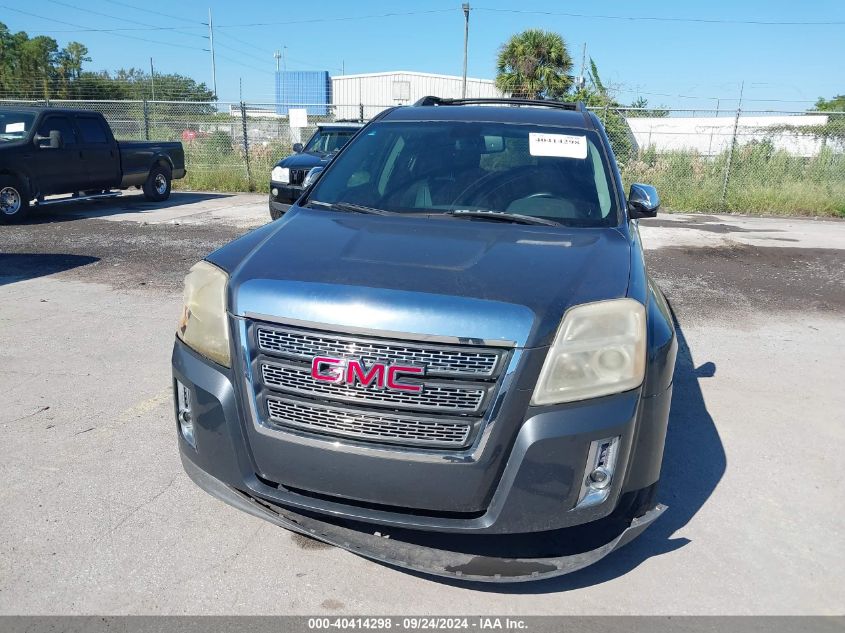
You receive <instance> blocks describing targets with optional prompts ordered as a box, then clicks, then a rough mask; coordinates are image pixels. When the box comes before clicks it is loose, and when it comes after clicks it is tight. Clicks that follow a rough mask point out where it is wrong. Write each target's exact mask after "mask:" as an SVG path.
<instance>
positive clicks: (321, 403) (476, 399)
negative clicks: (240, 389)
mask: <svg viewBox="0 0 845 633" xmlns="http://www.w3.org/2000/svg"><path fill="white" fill-rule="evenodd" d="M315 326H316V324H315ZM315 326H312V325H310V324H308V325H302V326H300V325H299V324H297V325H287V324H277V323H272V322H267V321H259V320H255V319H247V320H246V322H245V323H244V327H243V330H242V332H243V336H244V342H245V343H246V345H245V348H244V351H245V352H246V358H245V360H246V361H247V362H248V364H249V366H250V368H249V371H248V373H247V376H248V377H249V381H250V382H249V386H251V391H252V403H253V411H254V413H255V415H256V419H255V421H256V424H257V425H258V426H259V427H264V428H265V429H266V430H267V431H269V432H285V431H287V432H300V433H307V434H311V435H313V436H315V437H322V438H324V439H330V438H331V437H335V438H347V439H349V440H354V441H357V442H362V443H368V444H381V445H383V446H390V447H392V448H395V449H396V450H400V449H401V448H402V447H403V446H404V447H405V448H407V449H412V448H428V449H429V450H441V451H449V450H464V449H467V448H469V447H470V446H471V445H472V444H473V442H474V441H475V440H476V438H477V437H478V436H479V434H480V433H481V429H483V428H484V425H485V420H486V415H487V414H488V412H489V410H490V408H491V405H492V402H493V397H494V395H495V393H496V392H497V391H498V389H499V387H500V386H501V384H502V382H503V379H504V374H505V368H506V367H507V366H508V363H509V362H510V359H511V354H512V349H510V348H508V347H503V346H489V345H487V346H483V345H482V344H472V343H471V342H468V343H464V342H463V341H461V342H454V343H445V342H444V343H440V342H432V341H425V340H420V339H413V338H412V339H405V338H404V337H401V335H399V337H398V338H397V336H396V335H394V336H392V337H390V338H388V337H386V336H381V335H369V334H360V335H359V334H350V333H335V332H332V331H328V330H323V329H320V328H319V326H317V327H315ZM317 356H328V357H332V358H339V359H342V360H349V361H351V360H356V361H360V362H362V363H363V364H364V365H365V366H368V365H371V364H373V363H383V364H385V365H407V366H416V367H419V366H423V367H425V370H426V371H425V375H424V376H419V377H417V376H414V377H411V376H405V377H403V379H402V380H403V382H404V383H406V384H408V383H412V384H413V383H416V384H420V385H421V386H422V391H421V392H418V393H414V392H410V391H399V390H388V389H383V388H379V387H378V385H375V384H373V385H370V386H366V387H365V386H363V385H362V384H361V383H360V381H359V382H356V383H354V385H352V384H348V383H341V382H339V383H333V382H327V381H319V380H315V379H314V378H313V377H312V374H311V363H312V361H313V359H314V358H315V357H317ZM426 362H430V363H434V364H433V365H429V364H426Z"/></svg>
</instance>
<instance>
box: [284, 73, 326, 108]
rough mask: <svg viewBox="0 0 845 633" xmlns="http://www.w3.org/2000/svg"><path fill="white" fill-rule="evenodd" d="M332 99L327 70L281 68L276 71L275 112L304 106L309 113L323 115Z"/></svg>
mask: <svg viewBox="0 0 845 633" xmlns="http://www.w3.org/2000/svg"><path fill="white" fill-rule="evenodd" d="M331 101H332V80H331V77H330V76H329V72H328V71H327V70H281V71H278V72H277V73H276V112H277V113H278V114H287V113H288V110H289V109H290V108H305V109H306V110H307V111H308V114H309V115H315V116H325V115H327V114H328V113H329V107H328V106H329V104H330V103H331Z"/></svg>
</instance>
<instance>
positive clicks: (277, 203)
mask: <svg viewBox="0 0 845 633" xmlns="http://www.w3.org/2000/svg"><path fill="white" fill-rule="evenodd" d="M362 126H363V123H354V122H344V121H338V122H336V123H319V124H317V131H316V132H314V135H313V136H312V137H311V138H310V139H308V142H307V143H306V144H305V146H303V145H302V143H296V144H294V146H293V151H294V153H293V154H291V155H290V156H288V157H286V158H283V159H282V160H280V161H279V162H278V163H276V166H275V167H273V171H272V172H270V216H271V217H272V218H273V219H274V220H277V219H279V218H280V217H282V214H283V213H284V212H285V211H286V210H287V207H288V205H290V204H292V203H294V202H296V200H297V198H299V196H300V195H302V191H303V190H304V189H305V186H306V184H307V183H306V178H307V177H308V172H309V171H311V170H312V169H313V168H314V167H322V166H325V165H326V164H327V163H328V162H329V160H330V159H331V158H332V157H333V156H334V155H335V153H337V152H338V151H339V150H340V148H341V147H343V146H344V145H346V143H347V142H349V139H351V138H352V137H353V136H355V133H356V132H357V131H358V130H359V129H360V128H361V127H362Z"/></svg>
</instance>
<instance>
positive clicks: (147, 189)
mask: <svg viewBox="0 0 845 633" xmlns="http://www.w3.org/2000/svg"><path fill="white" fill-rule="evenodd" d="M172 176H173V174H172V173H171V171H170V168H169V167H165V166H163V165H154V166H153V168H152V169H151V170H150V175H149V176H147V181H146V182H145V183H144V197H145V198H146V199H147V200H152V201H153V202H161V201H162V200H167V199H168V198H169V197H170V185H171V178H172Z"/></svg>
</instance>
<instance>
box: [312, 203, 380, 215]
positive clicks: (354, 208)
mask: <svg viewBox="0 0 845 633" xmlns="http://www.w3.org/2000/svg"><path fill="white" fill-rule="evenodd" d="M312 205H315V206H318V207H325V208H326V209H332V210H337V211H351V212H352V213H369V214H371V215H392V214H391V212H390V211H384V210H383V209H374V208H373V207H365V206H364V205H361V204H352V203H351V202H323V201H321V200H309V201H308V204H307V205H306V206H309V207H310V206H312Z"/></svg>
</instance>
